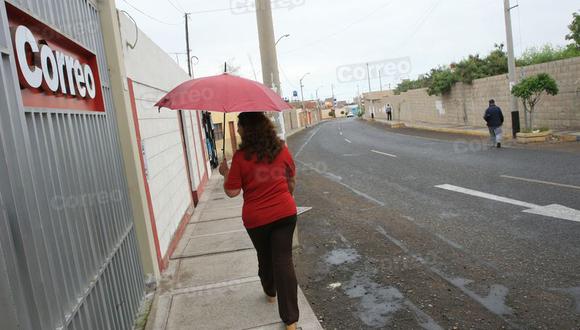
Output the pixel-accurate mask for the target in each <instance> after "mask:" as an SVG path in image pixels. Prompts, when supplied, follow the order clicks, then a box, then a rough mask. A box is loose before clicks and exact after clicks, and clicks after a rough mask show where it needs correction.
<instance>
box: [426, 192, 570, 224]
mask: <svg viewBox="0 0 580 330" xmlns="http://www.w3.org/2000/svg"><path fill="white" fill-rule="evenodd" d="M435 187H436V188H440V189H444V190H449V191H454V192H458V193H462V194H466V195H470V196H475V197H480V198H485V199H490V200H493V201H497V202H502V203H507V204H512V205H516V206H521V207H524V208H526V209H527V210H524V211H523V212H524V213H530V214H536V215H542V216H545V217H550V218H556V219H562V220H570V221H576V222H580V211H578V210H575V209H571V208H569V207H566V206H563V205H559V204H551V205H546V206H541V205H536V204H532V203H526V202H522V201H518V200H515V199H511V198H506V197H502V196H497V195H492V194H488V193H484V192H481V191H477V190H472V189H467V188H462V187H457V186H453V185H450V184H443V185H439V186H435Z"/></svg>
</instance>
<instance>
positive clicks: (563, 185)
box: [500, 175, 580, 190]
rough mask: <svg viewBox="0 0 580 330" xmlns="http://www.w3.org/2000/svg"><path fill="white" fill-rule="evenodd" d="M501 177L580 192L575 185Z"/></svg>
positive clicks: (507, 176)
mask: <svg viewBox="0 0 580 330" xmlns="http://www.w3.org/2000/svg"><path fill="white" fill-rule="evenodd" d="M500 177H502V178H506V179H513V180H520V181H526V182H533V183H543V184H547V185H551V186H556V187H563V188H571V189H578V190H580V187H579V186H573V185H570V184H563V183H556V182H549V181H542V180H534V179H526V178H519V177H517V176H510V175H500Z"/></svg>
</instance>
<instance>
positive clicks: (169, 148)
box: [119, 13, 205, 256]
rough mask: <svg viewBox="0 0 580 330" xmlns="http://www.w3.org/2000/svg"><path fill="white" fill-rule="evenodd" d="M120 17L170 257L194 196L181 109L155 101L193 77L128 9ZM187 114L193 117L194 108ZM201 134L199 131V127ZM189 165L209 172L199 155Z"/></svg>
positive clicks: (163, 243)
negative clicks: (141, 27)
mask: <svg viewBox="0 0 580 330" xmlns="http://www.w3.org/2000/svg"><path fill="white" fill-rule="evenodd" d="M119 19H120V22H121V34H122V39H123V49H124V55H125V67H126V70H127V76H128V77H129V78H130V79H131V80H132V84H133V89H134V95H135V102H136V108H137V111H136V112H137V119H138V124H139V131H140V134H141V144H142V149H143V156H144V157H143V158H144V166H145V168H146V174H147V176H146V177H147V184H148V187H149V193H150V196H151V204H152V208H153V213H154V218H155V224H156V226H157V234H158V238H159V246H160V250H161V254H162V256H166V255H167V253H168V250H169V247H170V245H171V243H172V239H173V237H174V235H175V233H176V232H177V230H178V228H179V225H180V224H181V221H182V219H183V217H184V215H185V214H186V212H187V211H188V209H189V207H190V206H191V205H192V202H193V201H192V194H191V191H190V185H189V182H188V173H187V167H186V162H187V161H186V158H187V157H186V155H185V154H184V146H183V143H182V141H183V140H182V135H181V130H180V124H179V117H178V116H179V112H177V111H172V110H167V109H161V111H159V110H158V109H157V108H155V107H154V104H155V103H156V102H157V101H158V100H160V99H161V97H163V95H165V94H166V93H167V92H168V91H170V90H171V89H173V88H174V87H175V86H177V85H178V84H180V83H182V82H183V81H186V80H188V79H189V76H188V75H187V73H186V72H184V71H183V69H181V68H180V67H179V66H178V65H177V63H175V61H173V59H171V57H169V55H168V54H166V53H165V52H164V51H163V50H162V49H161V48H159V47H158V46H157V45H156V44H155V43H153V42H152V41H151V40H150V39H149V38H148V37H147V36H146V35H145V34H144V33H143V32H142V31H140V30H136V26H135V25H134V23H133V21H131V20H130V19H129V18H128V17H126V16H125V14H123V13H119ZM136 32H137V33H138V37H137V36H136ZM135 41H136V43H135ZM133 46H134V48H133ZM128 83H129V82H128ZM184 117H186V118H189V112H186V113H185V116H184ZM188 122H190V121H189V120H186V121H185V122H184V123H185V124H186V125H187V124H188ZM188 131H189V130H188ZM195 133H196V134H199V132H197V131H196V132H195ZM189 138H190V140H189V141H191V142H192V143H188V144H189V145H190V148H191V147H193V146H194V143H193V142H194V141H193V139H192V138H193V137H192V136H190V137H189ZM198 139H199V138H198ZM188 153H189V154H191V152H188ZM202 156H203V155H202ZM189 164H190V166H191V172H192V173H198V172H199V173H202V175H203V173H204V172H205V167H204V166H203V165H204V164H203V162H201V163H200V162H198V160H197V158H195V157H190V158H189ZM200 167H201V168H200ZM198 168H199V169H198ZM198 176H199V175H198ZM197 180H199V178H197ZM197 182H199V181H197ZM195 188H196V186H194V189H195Z"/></svg>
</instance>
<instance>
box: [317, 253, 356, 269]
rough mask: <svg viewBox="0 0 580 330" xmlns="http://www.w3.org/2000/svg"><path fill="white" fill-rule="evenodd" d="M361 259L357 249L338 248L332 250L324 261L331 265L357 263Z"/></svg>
mask: <svg viewBox="0 0 580 330" xmlns="http://www.w3.org/2000/svg"><path fill="white" fill-rule="evenodd" d="M359 259H360V255H359V254H358V252H357V251H356V250H355V249H337V250H333V251H331V252H330V253H329V254H327V255H326V257H324V261H326V263H328V264H331V265H335V266H336V265H342V264H345V263H349V264H351V263H355V262H357V261H358V260H359Z"/></svg>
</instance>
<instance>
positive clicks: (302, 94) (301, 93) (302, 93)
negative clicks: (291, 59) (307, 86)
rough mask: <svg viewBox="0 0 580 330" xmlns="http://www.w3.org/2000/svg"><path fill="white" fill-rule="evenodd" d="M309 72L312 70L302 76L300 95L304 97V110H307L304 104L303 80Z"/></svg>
mask: <svg viewBox="0 0 580 330" xmlns="http://www.w3.org/2000/svg"><path fill="white" fill-rule="evenodd" d="M309 74H310V72H307V73H306V74H304V75H303V76H302V78H300V96H301V97H302V109H304V110H306V107H305V106H304V84H303V83H302V81H303V80H304V78H306V76H307V75H309Z"/></svg>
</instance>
